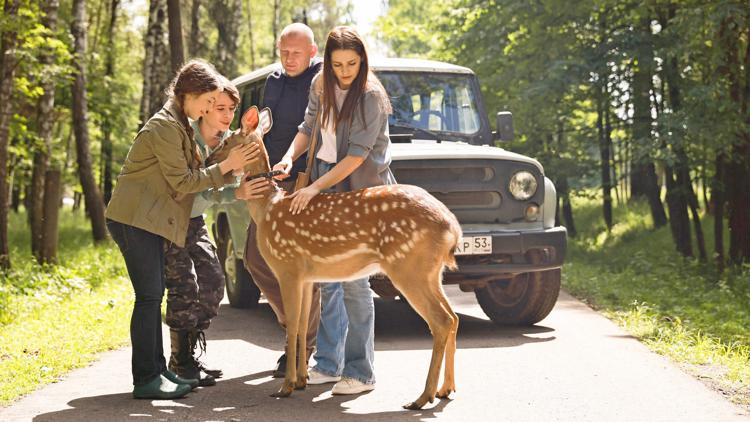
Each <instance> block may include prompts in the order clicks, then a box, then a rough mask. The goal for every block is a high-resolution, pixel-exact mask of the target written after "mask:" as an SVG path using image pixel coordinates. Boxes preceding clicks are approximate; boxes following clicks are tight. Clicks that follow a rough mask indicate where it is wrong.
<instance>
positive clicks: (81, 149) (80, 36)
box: [71, 0, 107, 242]
mask: <svg viewBox="0 0 750 422" xmlns="http://www.w3.org/2000/svg"><path fill="white" fill-rule="evenodd" d="M85 21H86V1H85V0H73V23H72V26H71V32H72V33H73V38H74V45H75V55H74V58H73V68H74V70H73V75H74V79H73V90H72V91H73V130H74V131H75V136H76V155H77V161H78V178H79V180H80V182H81V188H82V189H83V195H84V200H85V203H86V211H87V212H88V214H89V217H90V218H91V234H92V235H93V237H94V242H100V241H102V240H104V239H106V238H107V229H106V226H105V224H104V202H102V198H101V195H100V194H99V188H98V187H97V185H96V180H95V179H94V172H93V170H92V167H91V156H90V153H89V130H88V104H87V101H86V64H85V57H86V30H85V28H84V26H83V25H84V22H85Z"/></svg>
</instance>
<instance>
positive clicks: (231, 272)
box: [219, 236, 260, 308]
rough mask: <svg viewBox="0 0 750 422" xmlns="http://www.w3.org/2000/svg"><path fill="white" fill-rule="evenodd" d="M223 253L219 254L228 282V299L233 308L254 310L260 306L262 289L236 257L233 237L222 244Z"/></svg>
mask: <svg viewBox="0 0 750 422" xmlns="http://www.w3.org/2000/svg"><path fill="white" fill-rule="evenodd" d="M221 246H223V247H224V249H223V251H222V252H223V253H221V254H219V256H220V257H221V259H222V267H223V268H224V277H225V278H226V282H227V297H228V298H229V304H230V305H231V306H232V307H233V308H252V307H255V306H257V305H258V299H260V289H258V286H256V285H255V283H254V282H253V278H252V277H251V276H250V273H248V272H247V270H246V269H245V265H244V264H243V262H242V260H241V259H237V258H236V257H235V252H234V245H233V244H232V239H231V237H228V236H227V238H226V239H224V240H223V242H221Z"/></svg>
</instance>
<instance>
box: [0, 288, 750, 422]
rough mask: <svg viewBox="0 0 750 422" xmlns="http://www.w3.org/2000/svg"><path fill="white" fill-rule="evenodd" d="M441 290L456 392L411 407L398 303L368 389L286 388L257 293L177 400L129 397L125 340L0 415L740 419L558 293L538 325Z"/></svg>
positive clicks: (425, 350)
mask: <svg viewBox="0 0 750 422" xmlns="http://www.w3.org/2000/svg"><path fill="white" fill-rule="evenodd" d="M447 290H448V294H449V296H450V297H451V300H452V302H453V304H454V306H455V308H456V311H457V312H458V313H459V317H460V318H461V325H460V328H459V336H458V352H457V353H456V372H457V388H458V392H456V393H454V394H453V395H452V399H451V400H436V402H435V403H433V404H432V405H429V404H428V406H427V408H426V409H423V410H421V411H418V412H413V411H406V410H403V409H401V405H402V404H404V403H406V402H408V401H411V400H413V399H415V398H416V397H417V396H418V395H419V393H420V392H421V390H422V387H423V385H424V380H425V376H426V371H427V365H428V360H429V356H430V350H431V347H432V343H431V337H430V335H429V332H428V331H427V329H426V326H425V325H424V323H422V321H421V320H420V319H419V317H417V316H416V315H415V314H414V313H413V312H411V311H410V308H408V305H405V304H403V303H401V302H386V301H380V300H378V301H376V315H377V320H376V338H375V340H376V345H375V346H376V373H377V376H378V382H377V388H376V389H375V390H374V391H372V392H370V393H368V394H363V395H359V396H332V395H331V394H330V392H329V389H330V385H329V386H308V388H307V390H305V391H302V392H295V393H294V395H293V396H292V397H291V398H288V399H275V398H272V397H269V394H270V393H271V392H273V391H275V390H276V389H277V387H278V386H279V384H280V382H281V380H277V379H273V378H271V377H270V370H269V369H270V368H271V367H272V365H273V364H274V363H275V361H276V358H277V357H278V356H279V355H280V353H281V352H280V351H281V350H282V347H283V333H282V332H281V331H280V329H279V328H278V327H277V325H276V323H275V320H274V319H273V317H272V314H271V311H270V309H269V308H268V306H267V305H265V304H262V305H261V306H260V307H259V308H258V309H254V310H237V309H232V308H230V307H229V306H227V305H224V306H223V307H222V309H221V311H220V317H219V318H217V319H216V320H215V321H214V324H213V326H212V327H211V329H210V330H209V331H208V332H207V334H208V338H209V356H208V359H207V360H208V361H209V362H210V363H211V364H212V365H216V366H219V367H221V368H223V369H224V372H225V374H226V376H225V378H224V379H223V380H221V381H220V382H219V384H218V385H217V386H215V387H209V388H202V389H200V390H199V391H197V392H193V393H191V394H189V395H188V396H187V397H186V398H183V399H180V400H175V401H162V402H160V401H143V400H133V399H131V398H130V391H131V385H130V373H129V361H130V351H129V349H123V350H118V351H115V352H110V353H106V354H103V355H102V357H101V360H100V361H99V362H97V363H96V364H94V365H93V366H91V367H88V368H84V369H81V370H78V371H75V372H73V373H71V374H70V376H68V377H67V378H66V379H65V380H64V381H62V382H59V383H57V384H53V385H50V386H48V387H46V388H44V389H42V390H40V391H38V392H36V393H34V394H32V395H30V396H28V397H26V398H24V399H23V400H21V401H19V402H17V403H16V404H15V405H14V406H12V407H9V408H4V409H0V421H15V420H35V421H121V420H122V421H127V420H130V421H138V420H211V421H216V420H224V421H334V420H336V421H348V420H359V421H364V420H366V421H381V420H382V421H386V420H387V421H392V420H396V421H417V420H420V421H421V420H446V421H628V422H630V421H701V422H704V421H748V420H750V417H748V414H747V413H745V412H743V411H742V410H741V409H740V408H738V407H735V406H733V405H731V404H730V403H728V402H727V401H726V400H725V399H723V398H722V397H721V396H720V395H718V394H717V393H715V392H713V391H710V390H709V389H707V388H706V387H705V386H704V385H703V384H701V383H700V382H698V381H696V380H694V379H693V378H692V377H690V376H688V375H686V374H684V373H682V372H681V371H680V370H679V369H677V368H676V367H675V366H674V365H672V364H670V363H669V362H668V361H667V360H666V359H664V358H662V357H660V356H657V355H655V354H653V353H650V352H649V351H648V350H647V349H646V348H645V347H644V346H643V345H641V344H640V343H639V342H638V341H636V340H635V339H633V338H632V337H630V336H629V335H627V334H626V333H624V332H622V331H621V330H620V329H618V328H617V327H616V326H614V325H613V324H612V323H611V322H609V321H608V320H607V319H605V318H603V317H602V316H600V315H599V314H597V313H595V312H593V311H591V310H590V309H589V308H587V307H586V306H585V305H583V304H581V303H580V302H578V301H577V300H575V299H573V298H572V297H570V296H568V295H567V294H564V293H563V294H562V295H561V298H560V300H559V302H558V304H557V306H556V308H555V310H554V311H553V312H552V314H550V316H549V317H548V318H547V319H545V320H544V321H542V322H541V324H539V325H538V326H535V327H530V328H499V327H496V326H494V325H493V324H492V323H491V322H490V321H488V320H487V318H486V317H485V316H484V314H483V313H482V312H481V310H480V309H479V307H478V306H477V305H476V302H475V300H474V296H473V295H471V294H466V293H461V292H460V291H458V289H457V288H452V287H451V288H449V289H447Z"/></svg>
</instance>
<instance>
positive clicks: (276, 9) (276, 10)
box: [271, 0, 281, 62]
mask: <svg viewBox="0 0 750 422" xmlns="http://www.w3.org/2000/svg"><path fill="white" fill-rule="evenodd" d="M280 19H281V0H273V22H272V27H271V31H272V32H273V48H272V49H271V61H274V62H275V61H276V59H277V58H278V56H277V55H276V44H277V43H278V41H279V39H278V36H279V20H280Z"/></svg>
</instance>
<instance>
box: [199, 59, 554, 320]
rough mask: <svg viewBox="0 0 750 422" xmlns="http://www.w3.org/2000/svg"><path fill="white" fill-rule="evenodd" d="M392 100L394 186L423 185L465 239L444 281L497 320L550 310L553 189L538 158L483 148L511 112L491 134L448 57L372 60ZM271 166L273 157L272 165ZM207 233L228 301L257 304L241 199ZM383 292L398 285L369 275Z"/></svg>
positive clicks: (246, 102)
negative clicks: (212, 241)
mask: <svg viewBox="0 0 750 422" xmlns="http://www.w3.org/2000/svg"><path fill="white" fill-rule="evenodd" d="M278 66H279V65H278V64H275V65H270V66H267V67H264V68H262V69H259V70H256V71H253V72H251V73H248V74H246V75H244V76H241V77H239V78H237V79H235V80H234V81H233V82H234V83H235V85H236V86H237V88H238V89H239V90H240V94H241V97H242V102H241V104H240V107H239V109H238V115H240V113H241V112H244V111H245V110H246V109H247V108H248V107H250V106H251V105H254V104H260V101H261V99H262V98H263V88H264V84H265V80H266V77H267V76H268V74H269V73H271V72H273V71H274V70H276V69H278ZM371 67H372V69H373V71H374V72H376V74H377V75H378V77H379V78H380V80H381V81H382V82H383V85H384V86H385V88H386V90H387V92H388V95H389V96H390V98H391V102H392V105H393V114H392V115H391V116H390V119H389V123H390V127H389V130H390V136H391V141H392V143H393V145H392V149H391V153H392V157H393V162H392V164H391V169H392V171H393V173H394V175H395V176H396V180H398V182H399V183H404V184H412V185H417V186H421V187H422V188H424V189H426V190H427V191H429V192H430V193H431V194H432V195H434V196H435V197H436V198H437V199H439V200H440V201H442V202H443V203H444V204H445V205H447V206H448V208H449V209H450V210H451V211H453V213H454V214H455V215H456V217H458V220H459V222H460V223H461V227H462V229H463V233H464V237H463V239H462V241H461V242H460V243H459V249H458V250H457V251H456V255H457V256H456V260H457V262H458V265H459V269H458V271H455V272H446V273H445V275H444V281H443V283H444V284H458V285H459V287H460V289H461V290H462V291H464V292H474V294H475V295H476V298H477V301H478V302H479V305H480V306H481V308H482V309H483V310H484V312H485V313H486V314H487V315H488V316H489V317H490V318H491V319H492V320H493V321H495V322H496V323H498V324H534V323H536V322H539V321H541V320H542V319H544V317H546V316H547V314H549V312H550V311H551V310H552V308H553V306H554V304H555V302H556V300H557V296H558V293H559V291H560V276H561V272H560V268H561V267H562V263H563V260H564V258H565V251H566V236H567V232H566V230H565V228H564V227H555V226H554V222H555V206H556V202H557V196H556V192H555V187H554V185H553V184H552V182H551V181H550V180H549V179H548V178H547V177H545V176H544V169H543V168H542V166H541V165H540V164H539V162H537V161H536V160H534V159H532V158H529V157H526V156H523V155H519V154H515V153H512V152H509V151H506V150H504V149H501V148H496V147H493V146H491V144H493V143H494V141H495V139H509V138H511V137H512V132H513V129H512V120H511V116H510V113H502V112H501V113H497V116H496V124H497V127H498V131H497V133H493V132H492V131H491V129H490V124H489V121H488V119H487V113H486V112H485V109H484V104H483V102H482V98H481V95H480V91H479V84H478V82H477V78H476V76H475V75H474V73H473V72H472V71H471V70H470V69H467V68H465V67H460V66H455V65H451V64H447V63H441V62H434V61H425V60H411V59H383V60H372V62H371ZM271 164H272V165H273V164H274V163H271ZM214 221H215V223H214V226H213V231H214V238H215V239H216V242H217V248H218V250H219V258H220V260H221V261H222V262H223V264H224V271H225V273H226V279H227V294H228V296H229V301H230V304H231V305H232V306H234V307H249V306H254V305H255V304H257V302H258V299H259V298H260V291H259V290H258V288H257V287H256V286H255V284H254V283H253V281H252V278H251V276H250V275H249V274H248V273H247V271H246V270H245V268H244V265H243V263H242V257H243V249H244V246H245V239H246V229H247V226H248V224H249V222H250V217H249V214H248V212H247V208H246V206H245V204H244V203H243V202H241V201H237V202H235V203H232V204H228V205H227V204H224V205H217V206H216V207H215V208H214ZM370 283H371V287H372V289H373V290H374V291H375V292H376V293H377V294H378V295H379V296H381V297H385V298H395V297H396V296H398V294H399V292H398V291H397V290H396V289H394V288H393V286H392V285H391V283H390V281H389V280H388V279H386V278H384V277H382V276H376V277H372V278H371V281H370Z"/></svg>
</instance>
